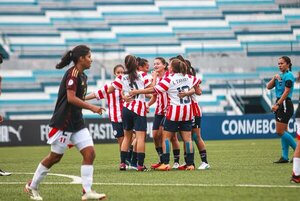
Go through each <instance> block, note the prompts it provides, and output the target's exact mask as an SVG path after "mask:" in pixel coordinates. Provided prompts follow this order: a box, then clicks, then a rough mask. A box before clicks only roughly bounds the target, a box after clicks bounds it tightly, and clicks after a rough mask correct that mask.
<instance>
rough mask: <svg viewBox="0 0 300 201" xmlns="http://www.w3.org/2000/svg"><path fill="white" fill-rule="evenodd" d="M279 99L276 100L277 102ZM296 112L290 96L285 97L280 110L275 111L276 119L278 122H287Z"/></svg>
mask: <svg viewBox="0 0 300 201" xmlns="http://www.w3.org/2000/svg"><path fill="white" fill-rule="evenodd" d="M277 101H278V100H276V102H277ZM293 114H294V105H293V102H292V100H291V99H290V98H287V99H285V101H283V102H282V104H280V105H279V107H278V110H277V111H276V112H275V119H276V121H277V122H281V123H285V124H287V123H288V122H289V120H290V118H291V117H292V116H293Z"/></svg>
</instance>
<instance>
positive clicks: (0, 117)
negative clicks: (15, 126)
mask: <svg viewBox="0 0 300 201" xmlns="http://www.w3.org/2000/svg"><path fill="white" fill-rule="evenodd" d="M2 121H3V117H2V116H1V115H0V123H1V122H2Z"/></svg>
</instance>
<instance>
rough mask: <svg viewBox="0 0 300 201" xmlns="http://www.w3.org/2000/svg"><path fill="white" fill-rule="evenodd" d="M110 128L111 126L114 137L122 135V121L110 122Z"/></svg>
mask: <svg viewBox="0 0 300 201" xmlns="http://www.w3.org/2000/svg"><path fill="white" fill-rule="evenodd" d="M111 125H112V128H113V135H114V136H115V138H119V137H123V136H124V130H123V124H122V122H120V123H119V122H111Z"/></svg>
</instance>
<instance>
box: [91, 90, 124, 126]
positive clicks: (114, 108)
mask: <svg viewBox="0 0 300 201" xmlns="http://www.w3.org/2000/svg"><path fill="white" fill-rule="evenodd" d="M108 87H109V86H108V85H107V84H106V85H104V87H103V88H101V89H100V90H98V91H95V92H94V94H95V96H96V99H97V100H100V99H104V98H105V99H107V104H108V112H109V117H110V120H111V121H112V122H119V123H120V122H122V108H123V103H124V101H123V99H122V96H121V90H117V89H116V90H115V91H114V92H113V93H110V94H108V93H107V91H108Z"/></svg>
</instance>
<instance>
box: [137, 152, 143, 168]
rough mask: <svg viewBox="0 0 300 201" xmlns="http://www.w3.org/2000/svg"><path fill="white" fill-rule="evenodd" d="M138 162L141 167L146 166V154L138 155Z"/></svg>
mask: <svg viewBox="0 0 300 201" xmlns="http://www.w3.org/2000/svg"><path fill="white" fill-rule="evenodd" d="M137 160H138V165H139V166H144V160H145V153H137Z"/></svg>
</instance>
